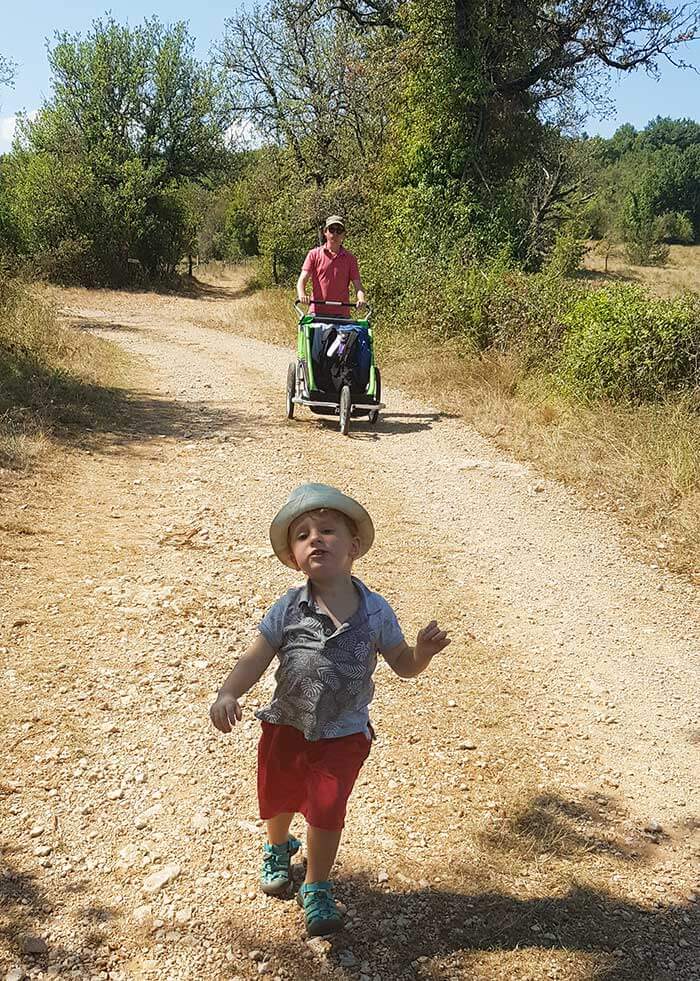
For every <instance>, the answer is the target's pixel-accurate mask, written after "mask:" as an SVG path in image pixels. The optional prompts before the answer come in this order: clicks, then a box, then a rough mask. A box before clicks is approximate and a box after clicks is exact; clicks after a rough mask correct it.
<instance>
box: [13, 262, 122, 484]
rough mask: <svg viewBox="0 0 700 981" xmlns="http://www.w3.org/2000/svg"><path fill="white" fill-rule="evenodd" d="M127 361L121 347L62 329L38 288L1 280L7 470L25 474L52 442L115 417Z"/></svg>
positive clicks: (84, 334) (69, 329)
mask: <svg viewBox="0 0 700 981" xmlns="http://www.w3.org/2000/svg"><path fill="white" fill-rule="evenodd" d="M124 360H125V359H124V356H123V354H122V353H121V352H120V351H119V350H118V349H117V348H116V347H114V345H111V344H109V343H108V342H106V341H102V340H99V339H98V338H95V337H92V336H90V335H89V334H86V333H82V332H80V331H77V330H75V329H72V328H69V327H64V326H61V324H60V322H59V317H58V313H57V310H56V308H55V307H54V306H53V304H52V303H51V302H50V301H49V300H48V299H46V298H45V297H44V296H42V294H41V292H40V290H39V289H38V288H37V287H34V286H30V285H28V284H26V283H24V282H22V281H21V280H18V279H14V278H9V277H3V276H2V274H0V467H14V468H22V467H24V466H25V465H27V463H28V462H29V460H30V459H31V458H33V457H34V456H36V454H37V452H38V451H39V449H40V447H41V444H42V443H45V441H46V439H47V438H48V437H49V436H52V435H57V434H58V433H59V432H61V431H63V430H64V429H65V428H66V427H77V429H78V430H79V431H83V430H85V429H86V428H88V429H92V428H93V427H94V426H95V424H96V423H97V422H99V421H100V419H102V418H104V417H105V415H111V414H112V413H113V411H114V408H115V403H116V401H118V400H119V396H118V393H117V392H116V390H115V389H113V388H111V387H110V386H111V385H112V384H113V383H114V382H115V381H116V380H117V379H118V377H119V375H120V373H121V371H122V366H123V364H124Z"/></svg>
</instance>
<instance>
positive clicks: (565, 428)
mask: <svg viewBox="0 0 700 981" xmlns="http://www.w3.org/2000/svg"><path fill="white" fill-rule="evenodd" d="M416 350H420V347H419V345H418V343H417V341H416V340H415V339H411V338H410V337H405V338H389V339H385V342H384V344H383V351H382V355H383V362H384V363H385V364H386V365H387V366H389V365H390V366H391V375H390V377H391V383H392V384H395V385H400V386H402V387H404V388H406V389H408V390H410V391H415V392H417V393H419V394H420V395H421V396H422V397H424V398H428V399H429V400H430V401H431V402H432V403H433V404H435V405H436V406H437V407H438V408H441V409H444V410H447V411H450V412H455V413H457V414H459V415H461V416H462V417H463V418H464V419H466V420H467V421H469V422H470V423H471V424H472V425H473V426H475V428H476V429H477V430H478V431H479V432H481V433H482V434H484V435H486V436H488V437H490V438H493V439H494V441H495V442H496V443H497V444H498V445H499V446H500V447H502V448H503V449H505V450H507V451H508V452H510V453H512V454H513V455H515V456H516V457H518V458H520V459H523V460H528V461H532V462H534V463H536V464H537V466H538V468H539V469H540V470H541V471H542V472H543V473H545V474H547V475H548V476H550V477H554V478H555V479H557V480H561V481H563V482H565V483H568V484H573V485H575V486H577V487H578V488H579V489H581V490H582V491H583V492H584V494H585V495H586V497H587V498H588V500H589V501H590V502H591V503H593V504H595V505H596V506H598V507H601V508H604V509H605V510H608V511H614V512H616V513H617V514H618V516H619V518H620V520H621V521H622V523H623V524H624V525H625V526H626V527H627V528H628V529H629V530H630V531H631V532H632V533H633V534H634V536H635V537H636V538H637V540H638V541H639V542H640V543H641V544H642V545H643V546H645V547H646V548H648V549H649V550H650V551H651V552H652V553H654V555H655V556H656V558H657V559H660V560H661V561H663V563H664V564H665V565H667V566H668V567H669V568H671V569H673V570H675V571H678V572H683V573H686V574H689V575H695V576H697V575H698V570H699V569H700V453H699V448H700V417H699V416H698V414H697V411H694V407H693V404H692V402H691V400H690V399H688V400H687V401H685V402H683V401H679V402H677V403H675V404H668V405H660V406H644V407H641V408H634V409H632V408H625V407H622V406H620V405H615V404H610V403H605V404H599V405H596V406H589V405H583V404H579V405H577V404H572V403H571V402H570V401H567V400H565V399H564V397H563V396H561V395H559V394H558V393H557V392H556V391H554V390H553V389H552V390H547V388H546V384H543V383H542V382H541V381H534V380H531V381H529V382H528V381H523V380H522V376H521V375H520V374H519V372H518V367H517V363H515V362H514V361H513V359H510V358H508V357H503V356H485V357H483V358H480V359H464V358H463V357H461V356H460V354H459V353H458V351H457V350H456V349H452V350H451V349H450V346H449V345H443V346H442V348H441V349H440V350H439V351H437V352H435V351H433V352H432V353H431V355H430V357H427V356H419V357H416V355H415V351H416ZM385 377H386V373H385Z"/></svg>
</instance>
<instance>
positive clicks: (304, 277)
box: [297, 269, 311, 303]
mask: <svg viewBox="0 0 700 981" xmlns="http://www.w3.org/2000/svg"><path fill="white" fill-rule="evenodd" d="M310 279H311V273H310V272H309V271H308V269H302V271H301V272H300V273H299V279H298V280H297V299H298V300H299V302H300V303H306V284H307V283H308V281H309V280H310Z"/></svg>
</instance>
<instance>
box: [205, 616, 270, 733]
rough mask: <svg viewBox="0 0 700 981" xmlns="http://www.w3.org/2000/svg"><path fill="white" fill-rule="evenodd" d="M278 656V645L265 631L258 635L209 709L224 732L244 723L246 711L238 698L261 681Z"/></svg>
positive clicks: (216, 723)
mask: <svg viewBox="0 0 700 981" xmlns="http://www.w3.org/2000/svg"><path fill="white" fill-rule="evenodd" d="M274 656H275V650H274V648H273V647H271V646H270V644H269V643H268V642H267V641H266V640H265V638H264V637H263V635H262V634H258V636H257V637H256V639H255V640H254V641H253V643H252V644H251V645H250V647H249V648H248V650H247V651H246V652H245V654H244V655H243V657H242V658H241V659H240V660H239V662H238V664H237V665H236V666H235V668H234V669H233V671H232V672H231V674H230V675H229V676H228V678H227V679H226V681H225V682H224V683H223V685H222V686H221V688H220V689H219V694H218V695H217V696H216V701H215V702H214V704H213V705H212V707H211V708H210V709H209V715H210V717H211V721H212V722H213V723H214V725H215V726H216V728H217V729H219V730H221V732H231V729H232V728H233V726H234V725H235V724H236V721H238V722H240V720H241V716H242V712H241V707H240V705H239V704H238V699H239V698H240V697H241V695H243V694H245V692H247V691H248V690H249V689H250V688H252V687H253V685H254V684H255V683H256V681H259V680H260V678H261V677H262V676H263V674H264V672H265V670H266V668H267V667H268V666H269V664H270V662H271V661H272V659H273V657H274Z"/></svg>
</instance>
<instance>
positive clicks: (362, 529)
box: [270, 484, 374, 569]
mask: <svg viewBox="0 0 700 981" xmlns="http://www.w3.org/2000/svg"><path fill="white" fill-rule="evenodd" d="M322 508H328V509H330V510H332V511H340V513H341V514H345V515H347V517H348V518H350V519H351V520H352V521H354V522H355V526H356V528H357V534H358V537H359V539H360V551H359V553H358V557H359V555H364V554H365V552H369V550H370V548H371V547H372V542H373V541H374V525H373V524H372V519H371V518H370V516H369V514H368V513H367V512H366V511H365V509H364V508H363V507H362V505H361V504H358V503H357V501H354V500H353V499H352V497H348V496H347V495H346V494H343V493H341V491H339V490H337V489H336V488H335V487H329V486H328V485H327V484H301V485H300V486H299V487H296V488H295V489H294V490H293V491H292V493H291V494H290V495H289V498H288V500H287V503H286V504H285V505H284V506H283V507H282V508H280V510H279V511H278V512H277V514H276V515H275V516H274V518H273V519H272V524H271V525H270V542H271V544H272V548H273V550H274V553H275V555H276V556H277V558H278V559H279V560H280V562H284V564H285V565H288V566H289V567H290V569H296V567H297V566H296V563H295V562H294V558H293V556H292V550H291V549H290V547H289V527H290V525H291V524H292V522H293V521H295V520H296V519H297V518H298V517H299V516H300V515H302V514H306V512H307V511H319V510H321V509H322Z"/></svg>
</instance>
